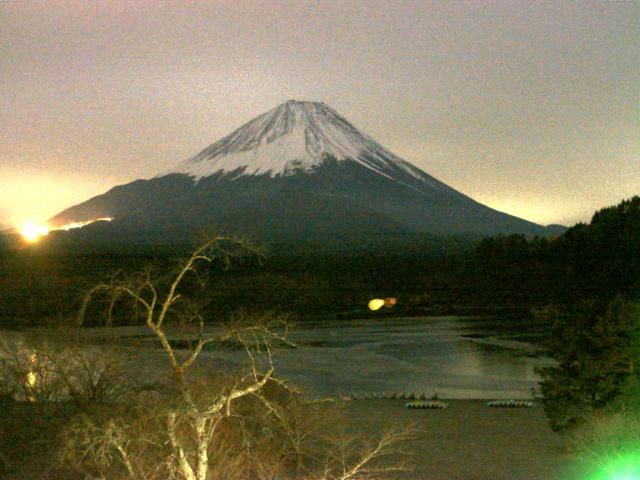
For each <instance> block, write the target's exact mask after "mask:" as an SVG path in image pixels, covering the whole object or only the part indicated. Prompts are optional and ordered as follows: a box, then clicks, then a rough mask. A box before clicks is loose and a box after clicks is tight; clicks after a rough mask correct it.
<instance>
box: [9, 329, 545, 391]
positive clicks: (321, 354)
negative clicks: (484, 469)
mask: <svg viewBox="0 0 640 480" xmlns="http://www.w3.org/2000/svg"><path fill="white" fill-rule="evenodd" d="M507 322H509V320H505V319H500V320H499V319H494V320H491V321H489V320H486V319H485V320H482V319H472V318H468V317H427V318H412V319H370V320H353V321H340V322H324V323H322V324H319V325H317V324H316V325H306V324H302V325H299V326H298V327H297V328H296V329H295V330H294V331H293V332H292V334H291V335H290V338H291V339H292V340H293V341H294V342H296V343H297V344H298V345H299V348H297V349H278V350H277V351H276V353H275V356H274V363H275V366H276V372H277V374H278V375H279V376H280V377H282V378H286V379H288V380H290V381H291V382H293V383H294V384H296V385H298V386H300V387H302V388H303V390H304V391H305V392H306V393H307V394H309V395H311V396H318V397H324V396H330V395H344V394H350V393H356V394H364V393H368V394H372V393H373V392H378V393H382V392H396V393H400V392H406V393H409V392H414V393H416V394H422V393H424V394H426V395H427V396H431V395H433V394H437V395H438V396H439V397H441V398H482V399H489V398H496V399H498V398H525V397H527V398H528V397H531V395H532V391H533V389H536V390H537V388H538V381H539V378H538V376H537V375H536V373H535V371H534V369H535V367H539V366H546V365H549V364H551V361H550V360H549V359H548V358H544V357H540V356H538V355H536V348H535V347H534V346H533V345H532V344H530V343H526V342H522V341H519V340H518V336H517V335H515V333H517V332H520V333H522V330H523V329H522V325H525V327H526V324H522V323H521V325H520V326H519V327H517V328H511V331H509V329H506V330H505V329H504V328H501V327H503V326H504V325H505V324H506V323H507ZM498 331H499V332H501V333H499V334H497V333H496V332H498ZM84 332H87V330H86V329H85V330H84ZM90 332H91V331H90ZM90 332H89V333H90ZM106 332H108V334H109V335H110V336H112V337H116V338H120V339H122V340H123V341H124V340H125V339H126V338H128V337H132V336H134V337H140V335H141V334H146V330H145V329H144V328H143V327H121V328H113V329H109V330H108V331H105V330H103V329H95V334H96V335H99V336H102V335H103V334H105V333H106ZM90 334H91V333H90ZM23 335H28V333H26V332H25V333H21V334H16V333H15V332H2V337H3V338H4V339H8V338H16V339H17V338H19V337H22V336H23ZM142 345H143V346H138V347H136V348H135V350H134V351H135V354H136V356H137V358H138V359H139V361H140V364H141V365H142V368H143V369H144V371H145V372H144V375H143V376H144V378H145V379H146V380H149V381H153V377H154V376H155V375H161V372H162V371H163V368H159V367H165V366H166V364H167V363H166V359H165V358H164V357H163V355H162V352H161V351H160V350H159V349H158V348H157V347H156V344H155V343H152V342H150V341H149V342H146V341H145V342H143V343H142ZM92 348H100V347H99V346H94V347H92ZM245 359H246V356H245V355H244V354H243V353H242V352H241V351H230V350H217V349H208V350H205V351H203V354H202V358H201V362H200V364H201V365H203V366H204V369H205V371H206V369H207V368H220V367H221V366H222V367H224V368H233V367H237V366H239V365H240V364H241V363H242V362H243V361H244V360H245Z"/></svg>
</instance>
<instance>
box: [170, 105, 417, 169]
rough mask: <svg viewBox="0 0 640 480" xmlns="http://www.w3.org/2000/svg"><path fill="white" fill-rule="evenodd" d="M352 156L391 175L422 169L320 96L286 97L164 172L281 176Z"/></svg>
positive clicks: (368, 166)
mask: <svg viewBox="0 0 640 480" xmlns="http://www.w3.org/2000/svg"><path fill="white" fill-rule="evenodd" d="M329 158H331V159H334V160H337V161H343V160H353V161H356V162H358V163H360V164H361V165H363V166H365V167H367V168H368V169H370V170H373V171H374V172H377V173H379V174H381V175H384V176H387V177H393V174H394V172H396V171H397V170H398V169H399V170H402V171H404V172H405V173H407V174H409V175H411V176H413V177H415V178H422V177H423V172H421V171H420V170H419V169H417V168H416V167H414V166H413V165H411V164H410V163H409V162H407V161H405V160H403V159H401V158H400V157H398V156H396V155H394V154H393V153H391V152H390V151H388V150H387V149H385V148H384V147H383V146H382V145H380V144H379V143H378V142H376V141H375V140H374V139H373V138H371V137H369V136H368V135H366V134H364V133H362V132H360V131H359V130H358V129H357V128H356V127H354V126H353V125H352V124H351V123H349V122H348V121H347V120H346V119H345V118H344V117H342V116H341V115H340V114H339V113H338V112H336V111H335V110H334V109H332V108H331V107H330V106H329V105H327V104H325V103H324V102H305V101H297V100H289V101H287V102H285V103H283V104H281V105H279V106H277V107H275V108H273V109H271V110H269V111H268V112H266V113H263V114H262V115H259V116H258V117H256V118H255V119H253V120H251V121H249V122H248V123H246V124H244V125H243V126H241V127H240V128H238V129H237V130H235V131H234V132H232V133H231V134H230V135H227V136H226V137H224V138H222V139H221V140H218V141H217V142H215V143H214V144H212V145H210V146H209V147H207V148H205V149H204V150H202V151H201V152H200V153H198V154H197V155H195V156H194V157H192V158H190V159H188V160H187V161H185V162H183V163H182V164H180V165H179V166H178V167H177V168H175V169H173V170H171V171H170V172H167V173H183V174H187V175H190V176H193V177H195V178H196V179H200V178H203V177H209V176H211V175H214V174H217V173H223V174H227V173H231V172H234V173H235V174H236V175H242V174H244V175H263V174H268V175H269V176H271V177H274V176H286V175H289V174H292V173H295V172H300V171H309V170H312V169H313V168H315V167H317V166H319V165H320V164H321V163H322V162H323V161H325V160H326V159H329Z"/></svg>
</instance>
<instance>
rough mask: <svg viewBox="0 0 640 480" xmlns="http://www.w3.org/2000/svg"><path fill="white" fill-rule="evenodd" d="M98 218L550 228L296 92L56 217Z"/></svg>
mask: <svg viewBox="0 0 640 480" xmlns="http://www.w3.org/2000/svg"><path fill="white" fill-rule="evenodd" d="M305 202H308V203H305ZM275 206H278V208H276V207H275ZM329 206H330V208H329ZM314 209H315V210H314ZM314 211H315V213H316V215H315V216H314V215H313V212H314ZM100 217H112V218H114V221H113V222H111V224H110V225H109V228H112V229H117V228H124V229H127V228H129V229H130V230H132V231H133V229H135V228H136V227H139V228H141V229H143V228H147V227H150V226H153V227H154V228H155V229H158V228H160V229H161V228H162V226H163V225H164V226H165V227H166V228H167V229H168V230H170V229H173V230H176V229H178V226H180V228H183V229H184V232H185V233H184V234H185V235H187V232H188V231H190V230H193V229H194V228H201V227H202V226H204V225H210V226H215V227H217V228H219V229H222V230H225V231H229V232H230V233H241V234H245V233H250V234H252V235H254V236H257V237H265V238H274V237H279V236H280V237H282V236H287V237H296V236H299V237H300V238H309V237H314V236H318V235H325V232H326V230H327V229H335V230H336V231H341V232H348V231H349V230H350V229H351V230H357V231H358V232H360V234H361V235H365V236H366V235H367V234H369V235H387V234H390V231H393V232H395V233H400V234H401V233H402V232H406V233H415V232H426V233H435V234H458V233H472V234H488V235H491V234H495V233H524V234H528V235H536V234H537V235H545V234H546V230H545V227H542V226H540V225H537V224H535V223H533V222H529V221H527V220H523V219H520V218H517V217H515V216H512V215H509V214H506V213H503V212H498V211H496V210H494V209H491V208H489V207H487V206H485V205H482V204H480V203H478V202H477V201H475V200H473V199H471V198H469V197H467V196H466V195H464V194H463V193H461V192H458V191H457V190H455V189H453V188H451V187H449V186H448V185H446V184H444V183H443V182H441V181H439V180H437V179H436V178H434V177H432V176H431V175H429V174H428V173H426V172H424V171H422V170H421V169H419V168H418V167H415V166H414V165H412V164H411V163H409V162H408V161H406V160H404V159H402V158H400V157H398V156H397V155H395V154H393V153H392V152H390V151H389V150H387V149H386V148H384V147H383V146H382V145H380V144H379V143H378V142H376V141H375V140H374V139H373V138H371V137H369V136H368V135H366V134H364V133H362V132H361V131H360V130H358V129H357V128H356V127H354V126H353V125H352V124H351V123H349V122H348V121H347V120H346V119H345V118H344V117H342V116H341V115H340V114H339V113H337V112H336V111H335V110H333V109H332V108H331V107H329V106H328V105H326V104H324V103H321V102H301V101H295V100H290V101H288V102H285V103H283V104H281V105H279V106H277V107H275V108H273V109H271V110H269V111H268V112H265V113H263V114H261V115H259V116H257V117H256V118H254V119H253V120H250V121H249V122H247V123H245V124H244V125H242V126H241V127H240V128H237V129H236V130H234V131H233V132H231V133H230V134H229V135H227V136H225V137H223V138H221V139H220V140H218V141H216V142H214V143H213V144H211V145H209V146H208V147H206V148H205V149H203V150H202V151H200V152H199V153H198V154H196V155H194V156H192V157H190V158H188V159H187V160H185V161H183V162H181V163H180V164H178V165H177V166H176V167H175V168H174V169H172V170H169V171H165V172H163V173H161V174H159V175H157V176H156V177H153V178H151V179H148V180H136V181H134V182H131V183H129V184H125V185H119V186H117V187H114V188H113V189H111V190H110V191H108V192H106V193H104V194H102V195H98V196H96V197H93V198H91V199H89V200H87V201H86V202H83V203H81V204H78V205H75V206H73V207H70V208H68V209H66V210H64V211H62V212H60V213H59V214H58V215H56V216H54V217H53V218H52V219H51V220H50V222H51V223H52V225H63V224H65V223H71V222H79V221H87V220H90V219H92V218H100ZM114 231H115V230H114Z"/></svg>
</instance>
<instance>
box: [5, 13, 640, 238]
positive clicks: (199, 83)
mask: <svg viewBox="0 0 640 480" xmlns="http://www.w3.org/2000/svg"><path fill="white" fill-rule="evenodd" d="M0 86H1V88H0V112H1V114H0V145H1V148H0V178H1V179H2V188H1V189H0V225H5V226H10V225H17V224H20V223H21V222H23V221H25V220H27V219H35V220H46V219H47V218H49V217H50V216H52V215H54V214H55V213H57V212H59V211H60V210H62V209H63V208H66V207H68V206H71V205H73V204H75V203H78V202H80V201H83V200H86V199H87V198H89V197H91V196H93V195H96V194H99V193H103V192H104V191H106V190H108V189H109V188H111V187H113V186H115V185H118V184H122V183H126V182H130V181H132V180H135V179H137V178H149V177H153V176H155V175H157V174H158V173H161V172H163V171H165V170H168V169H170V168H172V167H173V166H175V165H176V164H178V163H180V162H181V161H183V160H184V159H186V158H187V157H190V156H192V155H194V154H196V153H197V152H199V151H200V150H201V149H203V148H204V147H206V146H207V145H209V144H211V143H213V142H214V141H216V140H218V139H219V138H220V137H222V136H224V135H226V134H228V133H230V132H231V131H232V130H234V129H235V128H237V127H239V126H240V125H241V124H243V123H244V122H246V121H248V120H250V119H252V118H253V117H255V116H256V115H258V114H260V113H263V112H264V111H266V110H269V109H271V108H273V107H275V106H276V105H278V104H280V103H282V102H284V101H286V100H287V99H297V100H318V101H324V102H326V103H327V104H329V105H331V106H332V107H333V108H334V109H336V110H337V111H338V112H340V113H341V114H342V115H343V116H345V117H346V118H347V119H348V120H349V121H350V122H351V123H353V124H354V125H355V126H356V127H358V128H359V129H361V130H363V131H364V132H366V133H367V134H369V135H370V136H372V137H373V138H375V139H376V140H377V141H378V142H380V143H381V144H382V145H384V146H385V147H387V148H388V149H390V150H391V151H392V152H394V153H396V154H398V155H400V156H401V157H403V158H405V159H406V160H408V161H410V162H412V163H413V164H415V165H416V166H418V167H420V168H422V169H423V170H425V171H426V172H427V173H429V174H431V175H433V176H434V177H436V178H438V179H439V180H441V181H443V182H445V183H447V184H448V185H450V186H451V187H453V188H455V189H457V190H460V191H461V192H463V193H465V194H467V195H469V196H471V197H472V198H474V199H475V200H478V201H480V202H482V203H485V204H487V205H489V206H491V207H493V208H496V209H498V210H501V211H505V212H508V213H511V214H514V215H517V216H520V217H523V218H526V219H528V220H532V221H535V222H538V223H542V224H549V223H563V224H566V225H570V224H573V223H575V222H576V221H579V220H581V221H588V220H589V219H590V216H591V214H592V213H593V211H594V210H596V209H598V208H601V207H604V206H607V205H611V204H615V203H618V202H619V201H620V200H622V199H623V198H628V197H630V196H633V195H636V194H640V1H622V0H620V1H590V0H580V1H577V2H570V1H557V2H547V1H535V2H534V1H526V2H525V1H513V0H508V1H507V0H505V1H495V0H494V1H486V0H482V1H477V2H463V1H443V0H439V1H422V2H419V1H404V2H400V1H382V0H379V1H335V2H334V1H314V2H307V1H293V2H283V1H277V2H259V1H255V0H251V1H240V0H236V1H233V2H232V1H225V2H213V1H209V2H205V1H179V2H178V1H148V0H137V1H128V2H122V1H112V0H110V1H108V2H106V1H105V2H103V1H94V0H90V1H86V0H84V1H78V2H68V1H65V2H62V1H53V0H51V1H40V0H17V1H5V0H3V1H0Z"/></svg>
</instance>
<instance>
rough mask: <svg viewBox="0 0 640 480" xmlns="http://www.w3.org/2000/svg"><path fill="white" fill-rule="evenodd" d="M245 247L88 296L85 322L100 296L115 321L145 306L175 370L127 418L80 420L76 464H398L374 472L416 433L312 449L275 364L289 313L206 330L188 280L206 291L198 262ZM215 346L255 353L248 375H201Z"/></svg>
mask: <svg viewBox="0 0 640 480" xmlns="http://www.w3.org/2000/svg"><path fill="white" fill-rule="evenodd" d="M238 250H240V251H245V252H253V253H255V252H256V250H255V249H254V248H253V247H252V246H251V245H248V244H247V243H245V242H242V241H238V240H235V239H233V238H229V237H220V236H217V237H214V238H212V239H210V240H208V241H206V242H205V243H204V244H202V245H201V246H200V247H198V248H197V249H196V250H195V251H194V252H193V253H192V254H191V255H190V256H189V257H188V258H187V259H186V260H185V261H183V262H182V263H180V264H179V266H178V268H177V270H176V272H175V273H174V274H173V275H172V276H171V277H170V279H169V280H168V282H167V283H166V285H165V286H164V287H162V286H161V284H160V283H159V282H158V281H157V280H155V279H154V278H153V276H152V271H151V270H145V271H144V272H143V273H142V274H141V275H139V276H137V277H133V278H131V277H129V278H122V277H116V278H114V279H113V280H112V281H111V282H108V283H101V284H98V285H96V286H95V287H93V288H92V289H91V290H90V291H89V292H88V294H87V295H86V296H85V298H84V301H83V303H82V307H81V309H80V312H79V315H78V324H79V325H82V323H83V321H84V318H85V315H86V312H87V309H88V307H89V306H90V304H91V302H92V299H94V298H95V297H96V296H97V295H106V298H107V299H108V309H107V310H108V320H107V321H108V322H109V323H110V322H111V318H112V314H113V311H114V306H115V305H116V304H117V303H118V302H121V301H122V300H123V299H127V300H128V301H129V303H130V304H131V305H132V306H133V307H134V308H135V309H139V310H138V311H139V312H140V315H141V317H142V318H143V322H144V324H145V325H146V327H147V329H148V330H149V331H150V332H151V334H152V336H153V337H154V338H155V339H157V341H158V342H159V344H160V346H161V348H162V352H163V354H164V355H163V356H164V358H165V360H166V362H167V365H168V367H169V368H168V371H169V372H170V374H169V375H168V376H167V378H166V382H165V388H164V389H163V390H162V391H161V392H159V395H160V400H159V401H156V402H155V403H154V402H147V403H142V402H141V403H140V404H139V405H138V406H137V407H136V408H135V409H134V410H133V411H131V409H129V410H128V412H127V413H123V414H122V415H121V416H120V418H118V419H114V418H113V417H112V416H111V417H110V416H106V417H102V418H99V419H96V418H93V417H90V416H83V417H80V418H79V419H78V420H77V421H76V422H75V423H73V424H72V425H71V426H70V428H69V429H68V431H67V433H66V435H67V441H66V445H67V448H66V449H65V452H64V454H63V458H64V459H65V460H66V461H68V462H70V463H74V462H75V463H76V464H79V463H82V462H85V463H86V462H88V461H89V462H90V463H91V465H92V469H93V470H92V471H93V472H94V474H95V473H96V472H100V471H102V472H104V468H107V467H108V468H113V467H114V465H119V468H120V471H121V472H122V475H123V476H124V477H127V478H131V479H140V480H143V479H144V480H146V479H150V478H158V477H161V478H167V479H172V478H176V479H183V480H206V479H207V478H211V475H214V476H215V478H256V479H263V478H264V479H266V478H272V479H275V478H285V477H286V476H289V474H291V473H292V472H293V475H295V476H296V478H321V479H323V480H351V479H354V480H355V479H358V478H365V477H364V476H363V475H364V474H365V472H368V473H367V475H370V476H368V477H367V478H376V477H375V475H379V474H382V473H385V472H386V473H390V472H394V471H395V470H396V468H398V466H397V465H395V466H386V467H380V469H379V470H374V469H371V468H369V466H370V465H371V464H372V463H373V462H374V460H377V459H379V458H381V457H382V456H384V455H386V454H388V453H390V452H391V451H392V448H391V447H392V446H394V445H395V444H397V442H399V441H402V440H406V439H407V438H408V436H409V434H408V433H407V432H399V433H398V432H396V433H390V434H388V435H386V436H385V437H384V438H383V439H382V440H381V441H380V442H379V443H378V444H375V445H372V446H371V447H370V448H367V449H363V448H362V446H360V448H359V450H358V452H359V454H356V451H355V450H354V449H353V446H354V444H353V443H349V444H344V445H342V448H341V449H336V448H335V446H334V445H332V446H331V448H328V449H327V452H325V453H324V454H319V453H318V452H317V451H314V452H312V451H311V450H313V449H311V448H310V447H309V448H307V445H308V444H311V443H313V442H308V440H309V438H310V437H311V436H312V435H310V433H309V425H307V424H305V422H304V421H302V419H303V414H302V412H301V411H299V410H300V409H301V408H302V404H303V402H302V401H301V400H300V397H299V395H298V392H297V391H296V390H295V389H294V388H293V387H291V386H290V385H289V384H288V383H287V382H285V381H282V380H281V379H279V378H278V377H276V376H275V368H274V364H273V356H272V354H273V349H274V346H281V345H284V346H289V347H293V346H294V345H293V344H292V343H291V342H290V341H289V340H288V335H287V334H288V329H289V322H288V319H287V317H286V316H282V315H261V316H258V317H255V316H254V317H250V318H247V316H246V315H238V316H235V317H233V318H232V320H231V321H229V322H227V323H225V324H224V325H222V328H220V329H219V330H218V331H216V332H213V331H211V329H207V328H205V318H204V314H203V310H202V308H201V307H202V305H200V304H199V303H198V302H195V301H193V300H191V299H190V296H189V295H187V293H186V292H187V290H186V288H185V284H187V283H189V282H193V281H195V283H196V284H197V285H200V286H203V285H204V283H205V282H204V280H203V278H202V277H200V274H199V271H198V269H197V267H198V265H202V264H210V263H212V262H214V261H216V260H218V261H221V262H223V263H224V264H228V262H229V261H230V259H231V257H232V256H233V255H234V254H235V253H237V252H238ZM169 325H172V326H171V327H170V326H169ZM177 326H179V327H180V330H181V334H182V335H183V336H184V335H186V337H185V338H186V339H187V340H188V342H187V343H186V346H187V348H186V349H183V348H178V346H179V345H180V346H182V345H184V342H176V340H175V338H173V337H172V335H173V334H174V332H175V331H176V330H175V329H176V328H177ZM210 345H211V346H213V345H217V346H220V345H232V346H233V347H234V348H237V349H241V350H242V351H243V352H244V354H245V357H246V365H245V368H244V370H243V371H242V372H235V374H231V373H226V374H224V373H221V372H217V373H214V372H211V371H209V372H208V373H209V378H206V379H204V380H203V379H202V377H198V376H197V367H196V366H197V363H198V360H199V359H200V358H201V357H202V354H203V351H204V350H205V349H206V348H207V347H208V346H210ZM294 405H295V408H294ZM296 409H298V410H297V416H296V414H295V412H296ZM316 427H317V426H316ZM316 430H319V429H317V428H316ZM319 437H320V436H318V435H317V436H316V437H315V438H316V440H315V444H316V446H317V445H318V444H323V445H325V446H326V445H327V444H328V442H329V443H330V441H328V439H326V438H325V439H323V441H318V438H319ZM323 442H324V443H323ZM261 450H262V451H263V452H264V451H265V450H269V454H265V455H260V454H259V452H260V451H261ZM151 451H153V452H152V453H151ZM150 458H151V459H152V461H153V464H152V465H149V459H150ZM307 463H308V464H313V465H315V466H317V467H319V468H318V469H319V473H318V472H317V471H316V473H312V472H311V469H309V468H306V469H305V464H307ZM289 464H291V465H292V466H291V468H289V467H287V465H289ZM212 467H214V468H212ZM402 467H404V465H402ZM318 469H317V470H318ZM210 470H213V472H214V473H211V474H210ZM219 475H222V476H219ZM371 475H374V476H371ZM110 478H114V476H113V473H112V474H111V475H110Z"/></svg>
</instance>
